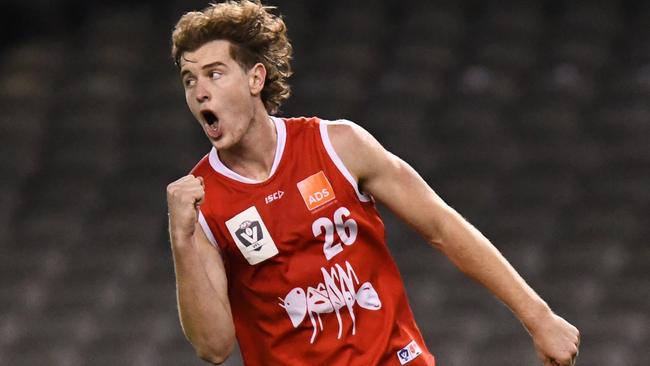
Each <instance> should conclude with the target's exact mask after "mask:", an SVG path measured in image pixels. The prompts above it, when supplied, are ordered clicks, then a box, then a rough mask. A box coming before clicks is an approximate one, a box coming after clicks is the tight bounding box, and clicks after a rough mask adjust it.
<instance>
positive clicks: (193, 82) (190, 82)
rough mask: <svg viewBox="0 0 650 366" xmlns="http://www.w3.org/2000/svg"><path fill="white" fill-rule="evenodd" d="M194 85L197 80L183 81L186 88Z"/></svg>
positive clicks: (189, 78) (188, 78)
mask: <svg viewBox="0 0 650 366" xmlns="http://www.w3.org/2000/svg"><path fill="white" fill-rule="evenodd" d="M194 84H196V79H194V78H191V77H187V78H185V79H183V86H185V87H186V88H190V87H193V86H194Z"/></svg>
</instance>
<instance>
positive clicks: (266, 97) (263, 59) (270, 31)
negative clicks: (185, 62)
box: [172, 0, 292, 114]
mask: <svg viewBox="0 0 650 366" xmlns="http://www.w3.org/2000/svg"><path fill="white" fill-rule="evenodd" d="M273 9H275V7H270V6H263V5H262V4H261V3H260V1H259V0H253V1H251V0H239V1H233V0H228V1H226V2H223V3H219V4H210V5H209V6H208V7H207V8H205V9H203V10H202V11H193V12H189V13H186V14H184V15H183V16H182V17H181V18H180V20H179V21H178V23H176V26H175V27H174V31H173V33H172V57H173V59H174V62H175V63H176V65H177V66H180V59H181V57H182V56H183V53H185V52H188V51H189V52H191V51H195V50H197V49H199V48H200V47H201V46H203V45H204V44H205V43H208V42H210V41H214V40H218V39H223V40H227V41H230V43H231V46H230V56H231V57H232V58H233V59H234V60H235V61H236V62H237V63H238V64H239V65H240V66H242V67H243V68H244V69H245V70H249V69H250V68H251V67H253V66H254V65H255V64H256V63H258V62H260V63H262V64H263V65H264V67H265V68H266V79H265V82H264V88H263V89H262V93H261V97H262V102H263V103H264V107H265V108H266V110H267V111H268V112H269V113H270V114H274V113H276V112H277V111H278V108H279V107H280V105H281V104H282V102H284V101H285V100H286V99H287V98H289V95H290V94H291V88H290V87H289V84H288V83H287V78H288V77H289V76H291V74H292V71H291V64H290V60H291V52H292V47H291V43H290V42H289V38H288V37H287V27H286V25H285V24H284V21H283V20H282V18H281V17H280V16H276V15H273V14H271V13H270V10H273Z"/></svg>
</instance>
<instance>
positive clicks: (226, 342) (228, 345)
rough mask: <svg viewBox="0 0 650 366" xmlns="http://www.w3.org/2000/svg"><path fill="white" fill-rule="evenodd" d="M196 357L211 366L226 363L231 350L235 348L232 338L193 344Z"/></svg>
mask: <svg viewBox="0 0 650 366" xmlns="http://www.w3.org/2000/svg"><path fill="white" fill-rule="evenodd" d="M193 346H194V350H195V351H196V355H197V356H198V357H199V358H200V359H202V360H203V361H206V362H209V363H211V364H213V365H221V364H222V363H224V362H226V360H227V359H228V357H229V356H230V354H231V353H232V350H233V348H234V347H235V341H234V337H232V338H231V337H228V339H223V340H221V341H217V340H213V341H204V342H196V343H193Z"/></svg>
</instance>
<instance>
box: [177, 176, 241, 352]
mask: <svg viewBox="0 0 650 366" xmlns="http://www.w3.org/2000/svg"><path fill="white" fill-rule="evenodd" d="M204 195H205V192H204V189H203V181H202V180H201V178H196V177H194V176H192V175H188V176H185V177H183V178H181V179H179V180H177V181H175V182H174V183H171V184H170V185H169V186H167V204H168V209H169V235H170V239H171V244H172V254H173V258H174V269H175V273H176V295H177V299H178V312H179V317H180V321H181V325H182V327H183V332H184V333H185V336H186V337H187V339H188V340H189V341H190V343H192V346H194V349H195V350H196V353H197V354H198V356H199V357H201V358H202V359H203V360H205V361H208V362H210V363H213V364H220V363H222V362H224V361H225V360H226V358H228V356H229V355H230V353H231V352H232V349H233V346H234V342H235V329H234V325H233V321H232V313H231V311H230V302H229V301H228V287H227V280H226V272H225V269H224V264H223V260H222V258H221V255H220V253H219V251H218V250H217V249H216V248H215V247H213V246H212V244H211V243H210V242H209V241H208V239H207V237H206V235H205V233H204V232H203V229H202V228H201V226H200V225H199V223H198V207H199V205H200V204H201V203H203V198H204Z"/></svg>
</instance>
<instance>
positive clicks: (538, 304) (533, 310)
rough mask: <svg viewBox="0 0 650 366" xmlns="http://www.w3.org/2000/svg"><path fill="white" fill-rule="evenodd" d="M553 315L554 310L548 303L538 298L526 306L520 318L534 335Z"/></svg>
mask: <svg viewBox="0 0 650 366" xmlns="http://www.w3.org/2000/svg"><path fill="white" fill-rule="evenodd" d="M552 316H553V311H552V310H551V308H550V307H549V306H548V304H547V303H546V302H545V301H544V300H542V299H537V300H535V301H533V302H531V303H530V304H528V305H527V306H526V308H525V309H524V310H523V311H522V312H521V313H520V314H519V320H520V321H521V322H522V324H523V325H524V327H525V328H526V330H528V333H530V334H531V335H533V334H534V333H536V332H537V330H538V329H539V328H541V327H542V326H543V325H544V324H545V323H547V322H548V320H549V319H550V318H551V317H552Z"/></svg>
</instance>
